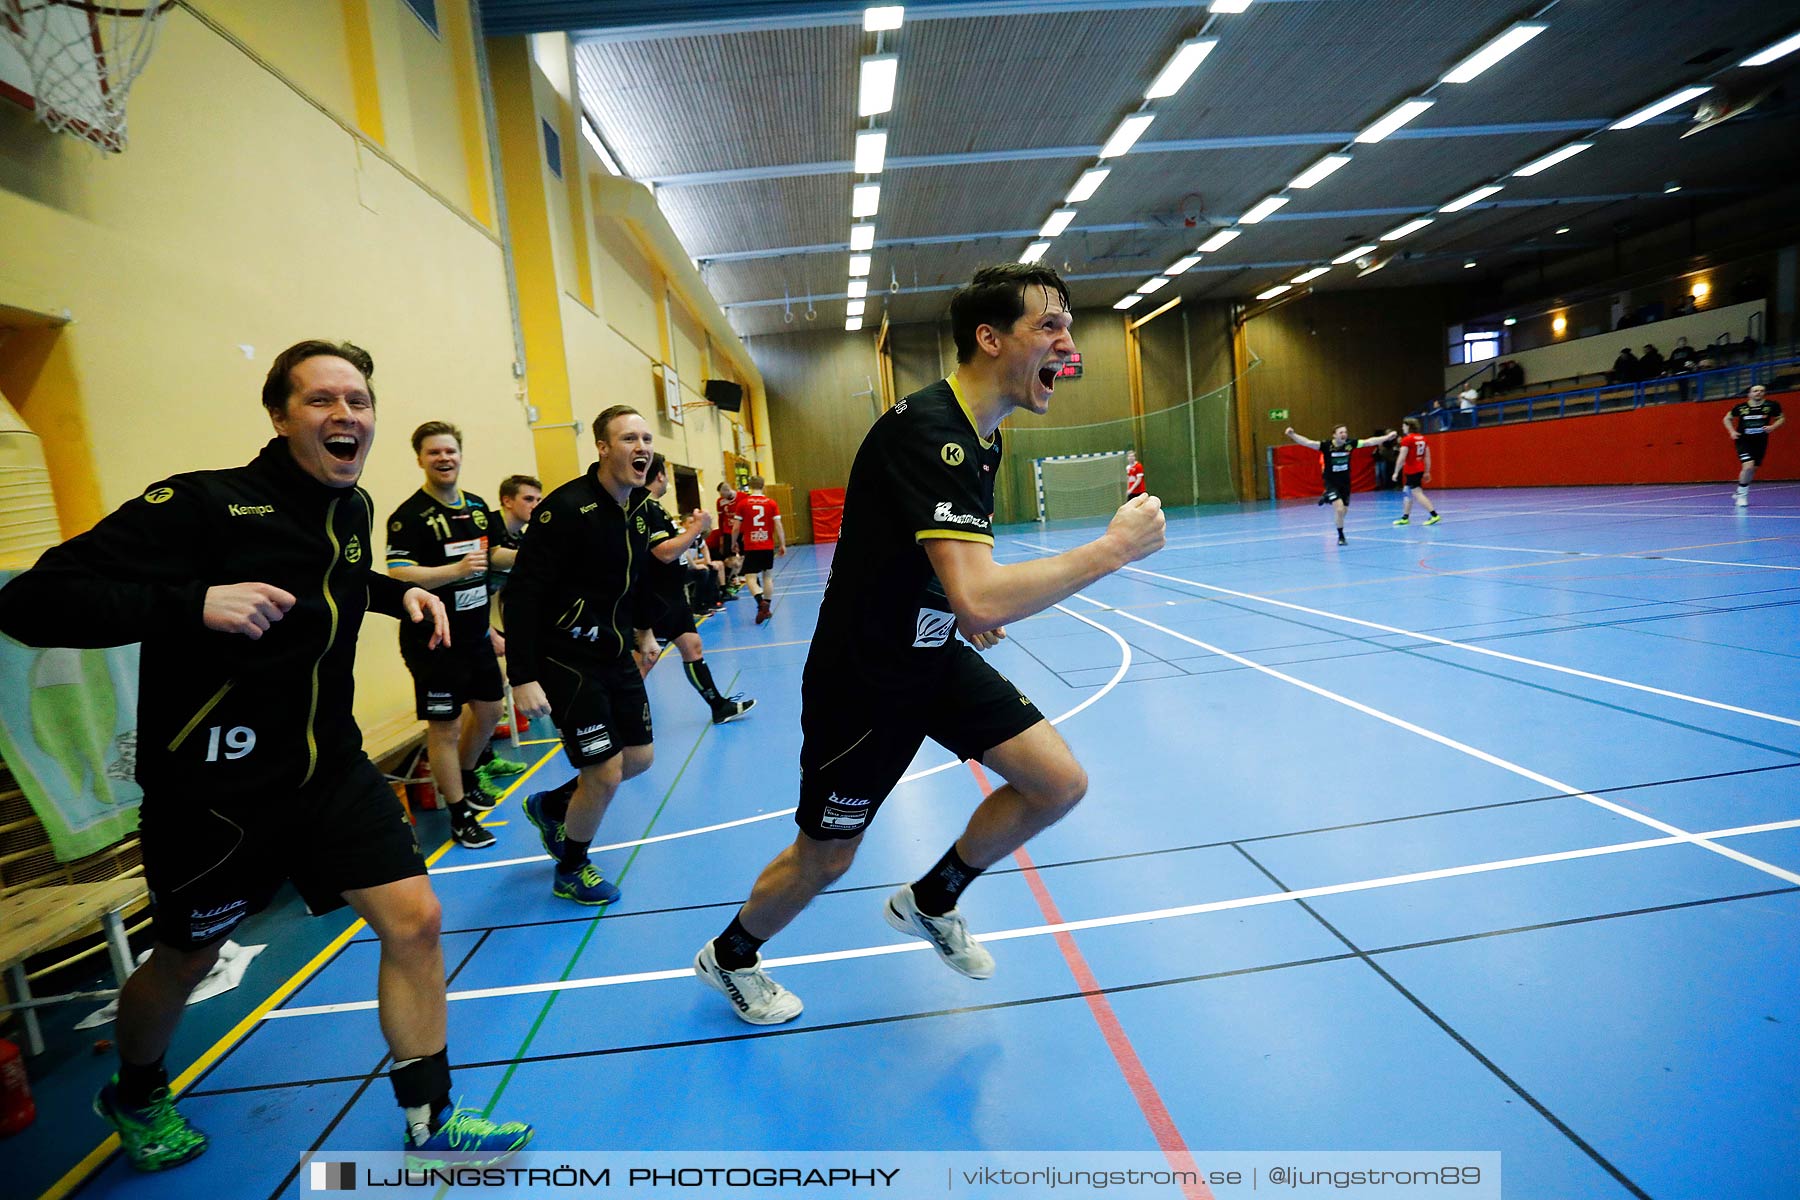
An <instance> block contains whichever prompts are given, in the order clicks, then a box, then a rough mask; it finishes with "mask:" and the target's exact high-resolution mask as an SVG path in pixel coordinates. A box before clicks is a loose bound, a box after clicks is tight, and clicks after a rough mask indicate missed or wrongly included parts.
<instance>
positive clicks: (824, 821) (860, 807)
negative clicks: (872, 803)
mask: <svg viewBox="0 0 1800 1200" xmlns="http://www.w3.org/2000/svg"><path fill="white" fill-rule="evenodd" d="M868 823H869V801H868V800H867V799H866V798H864V797H862V796H840V795H838V794H837V793H836V792H833V793H831V796H830V798H829V799H827V800H826V801H825V811H824V812H822V813H820V814H819V825H820V827H821V828H824V829H861V828H862V827H863V826H864V825H867V824H868Z"/></svg>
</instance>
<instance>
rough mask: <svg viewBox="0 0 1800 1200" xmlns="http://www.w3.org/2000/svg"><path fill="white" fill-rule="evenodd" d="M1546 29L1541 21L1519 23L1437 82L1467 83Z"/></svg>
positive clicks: (1451, 69) (1457, 65) (1546, 26)
mask: <svg viewBox="0 0 1800 1200" xmlns="http://www.w3.org/2000/svg"><path fill="white" fill-rule="evenodd" d="M1548 28H1550V27H1549V26H1548V25H1546V24H1544V23H1543V22H1541V21H1521V22H1519V23H1518V24H1517V25H1514V26H1513V27H1512V28H1511V29H1508V30H1507V31H1506V32H1505V33H1503V34H1501V35H1500V36H1499V37H1497V38H1495V39H1494V40H1493V41H1491V42H1489V43H1488V44H1487V45H1485V46H1483V47H1482V48H1481V49H1479V50H1477V51H1476V52H1475V53H1473V54H1471V55H1469V57H1467V58H1465V59H1463V60H1462V61H1461V62H1459V63H1457V64H1456V65H1455V66H1454V67H1451V68H1450V70H1449V71H1448V72H1447V73H1446V74H1445V75H1444V77H1443V78H1442V79H1440V80H1438V82H1439V83H1467V82H1469V80H1471V79H1473V78H1475V77H1476V76H1477V75H1479V74H1481V73H1482V72H1483V71H1485V70H1487V69H1488V68H1489V67H1491V66H1493V65H1494V64H1495V63H1497V62H1499V61H1500V60H1501V59H1503V58H1505V57H1506V56H1507V55H1509V54H1511V53H1512V52H1513V51H1514V50H1517V49H1518V48H1519V47H1520V46H1523V45H1524V44H1525V43H1526V42H1529V41H1530V40H1531V39H1532V38H1534V37H1536V36H1537V35H1538V34H1540V33H1542V32H1544V30H1546V29H1548Z"/></svg>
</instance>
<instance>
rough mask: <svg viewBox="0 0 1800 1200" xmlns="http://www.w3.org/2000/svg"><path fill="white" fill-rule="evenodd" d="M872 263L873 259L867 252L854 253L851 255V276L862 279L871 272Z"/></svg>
mask: <svg viewBox="0 0 1800 1200" xmlns="http://www.w3.org/2000/svg"><path fill="white" fill-rule="evenodd" d="M870 265H871V260H870V258H869V256H868V255H867V254H852V255H851V256H850V278H852V279H861V278H862V277H863V276H865V275H867V274H868V273H869V267H870Z"/></svg>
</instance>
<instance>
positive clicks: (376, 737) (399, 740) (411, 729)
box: [363, 712, 425, 820]
mask: <svg viewBox="0 0 1800 1200" xmlns="http://www.w3.org/2000/svg"><path fill="white" fill-rule="evenodd" d="M363 753H364V754H367V755H368V756H369V761H371V762H373V763H374V764H375V765H376V766H377V767H380V768H381V772H382V774H384V775H386V776H387V777H388V780H389V782H393V783H399V782H401V781H403V780H405V779H406V778H407V777H408V776H410V775H411V774H412V771H413V766H414V765H415V764H416V763H417V761H418V757H419V755H421V754H423V753H425V722H423V721H421V720H419V719H418V718H417V717H415V716H413V714H411V713H409V712H401V713H396V714H394V715H393V716H391V717H388V718H385V719H384V720H381V721H377V722H375V723H374V724H372V725H370V726H369V727H368V728H366V729H364V730H363ZM399 796H400V803H401V804H402V805H403V806H405V808H406V816H407V819H408V820H411V819H412V805H411V804H410V803H409V802H408V801H407V798H406V789H405V788H404V787H402V788H400V789H399Z"/></svg>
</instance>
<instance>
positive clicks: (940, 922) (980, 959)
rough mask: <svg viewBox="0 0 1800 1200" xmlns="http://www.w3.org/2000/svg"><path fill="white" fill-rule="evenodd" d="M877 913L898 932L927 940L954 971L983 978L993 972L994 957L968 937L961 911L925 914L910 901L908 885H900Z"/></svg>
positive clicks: (909, 885)
mask: <svg viewBox="0 0 1800 1200" xmlns="http://www.w3.org/2000/svg"><path fill="white" fill-rule="evenodd" d="M881 915H882V916H884V917H886V918H887V923H888V924H889V925H892V926H893V927H894V928H895V929H898V930H899V931H900V932H901V933H905V934H910V935H912V936H913V937H916V938H921V939H923V940H924V941H927V942H930V943H931V948H932V949H934V950H936V951H937V952H938V957H939V958H941V959H943V960H944V962H945V964H946V965H948V966H949V968H950V969H951V970H952V971H955V972H956V973H957V974H959V975H967V976H968V977H969V978H970V979H986V978H987V977H988V976H990V975H992V974H993V973H994V956H993V955H991V954H989V953H988V952H987V950H986V949H985V948H984V947H983V946H982V944H981V943H980V942H978V941H976V940H975V939H974V938H972V937H970V936H969V923H968V922H967V921H964V920H963V917H962V914H961V913H960V912H958V911H957V910H956V909H954V908H953V909H951V910H950V911H949V912H947V913H945V914H944V915H943V916H941V917H928V916H926V915H925V914H924V913H922V912H920V911H919V906H918V904H917V903H916V902H915V901H914V900H913V890H912V884H910V883H903V884H901V885H900V889H899V890H898V891H896V892H895V893H894V894H893V895H891V896H889V897H888V898H887V903H886V904H884V905H882V908H881Z"/></svg>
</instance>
